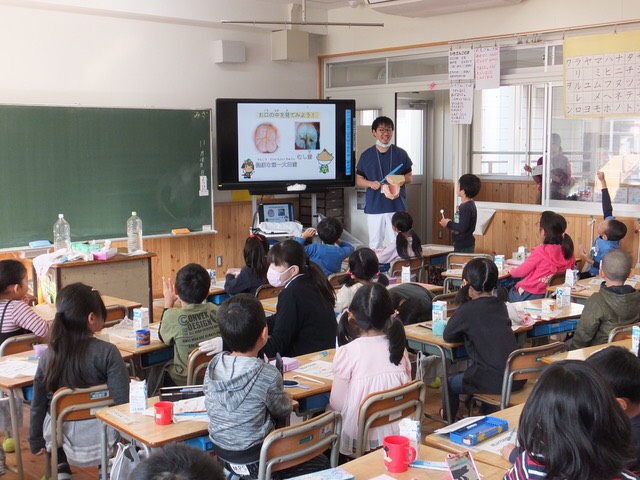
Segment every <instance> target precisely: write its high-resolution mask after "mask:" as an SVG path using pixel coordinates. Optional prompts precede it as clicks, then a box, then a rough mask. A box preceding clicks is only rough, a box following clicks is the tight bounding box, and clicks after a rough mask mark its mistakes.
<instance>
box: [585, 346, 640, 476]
mask: <svg viewBox="0 0 640 480" xmlns="http://www.w3.org/2000/svg"><path fill="white" fill-rule="evenodd" d="M636 353H637V352H636ZM587 363H588V364H589V365H591V366H592V367H593V368H595V369H596V370H597V371H598V372H599V373H600V375H602V376H603V377H604V379H605V380H606V381H607V382H609V384H610V385H611V388H612V389H613V394H614V395H615V396H616V399H617V400H618V403H619V404H620V406H621V407H622V410H624V413H625V414H626V415H627V417H629V420H630V421H631V444H632V446H633V451H634V453H635V455H634V459H633V462H631V463H630V464H629V466H628V468H629V470H631V471H632V472H634V473H636V474H637V473H639V472H640V358H638V356H637V355H636V354H635V353H632V352H630V351H629V350H628V349H626V348H623V347H617V346H612V347H607V348H603V349H602V350H600V351H598V352H596V353H594V354H593V355H591V356H590V357H589V358H587Z"/></svg>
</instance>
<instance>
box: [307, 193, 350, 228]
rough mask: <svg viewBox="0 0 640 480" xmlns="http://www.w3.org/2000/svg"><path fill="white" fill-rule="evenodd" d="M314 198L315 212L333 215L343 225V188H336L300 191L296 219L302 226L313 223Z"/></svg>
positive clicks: (327, 215)
mask: <svg viewBox="0 0 640 480" xmlns="http://www.w3.org/2000/svg"><path fill="white" fill-rule="evenodd" d="M314 195H315V198H316V213H321V214H322V215H324V216H325V217H334V218H336V219H338V220H339V221H340V223H342V225H343V226H344V189H343V188H336V189H335V190H327V191H326V192H322V193H315V194H313V193H301V194H300V199H299V200H300V212H299V214H298V220H300V223H302V224H303V225H304V226H310V225H313V224H314V222H313V218H312V214H313V196H314Z"/></svg>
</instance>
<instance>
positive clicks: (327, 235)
mask: <svg viewBox="0 0 640 480" xmlns="http://www.w3.org/2000/svg"><path fill="white" fill-rule="evenodd" d="M343 231H344V228H343V227H342V224H341V223H340V221H338V219H336V218H333V217H326V218H323V219H322V220H320V223H318V228H317V230H316V229H314V228H307V229H306V230H305V231H304V232H302V236H301V237H296V241H297V242H298V243H300V244H301V245H304V243H305V242H306V241H307V240H308V239H310V238H313V236H314V235H315V234H316V233H317V234H318V237H320V240H322V243H311V244H310V245H306V246H305V247H304V253H305V254H306V255H307V256H308V257H309V259H310V260H311V261H312V262H315V263H317V264H318V265H319V266H320V268H322V271H323V272H324V273H325V275H327V276H329V275H331V274H332V273H337V272H339V271H340V270H341V269H342V262H343V260H344V259H345V258H347V257H348V256H349V255H351V254H352V253H353V251H354V250H355V249H354V247H353V245H351V244H350V243H349V242H345V241H344V240H340V236H341V235H342V232H343Z"/></svg>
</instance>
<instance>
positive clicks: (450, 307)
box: [431, 292, 458, 318]
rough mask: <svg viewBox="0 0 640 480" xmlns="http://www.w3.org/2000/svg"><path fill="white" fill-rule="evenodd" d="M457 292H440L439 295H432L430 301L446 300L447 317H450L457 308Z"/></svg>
mask: <svg viewBox="0 0 640 480" xmlns="http://www.w3.org/2000/svg"><path fill="white" fill-rule="evenodd" d="M457 294H458V293H457V292H451V293H441V294H440V295H436V296H435V297H433V300H431V303H432V304H433V302H435V301H441V302H447V318H451V317H452V316H453V314H454V313H455V311H456V310H457V309H458V304H457V303H456V295H457Z"/></svg>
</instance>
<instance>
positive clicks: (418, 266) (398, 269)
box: [389, 257, 424, 283]
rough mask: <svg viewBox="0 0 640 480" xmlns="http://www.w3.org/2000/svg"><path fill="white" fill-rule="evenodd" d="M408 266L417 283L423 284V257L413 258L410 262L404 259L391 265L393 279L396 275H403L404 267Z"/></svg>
mask: <svg viewBox="0 0 640 480" xmlns="http://www.w3.org/2000/svg"><path fill="white" fill-rule="evenodd" d="M406 266H408V267H409V271H410V272H411V275H412V276H413V275H415V276H416V282H418V283H420V282H422V272H423V270H424V259H423V258H422V257H412V258H410V259H409V260H405V259H404V258H401V259H400V260H396V261H395V262H393V263H392V264H391V268H390V269H389V272H390V273H391V276H392V277H395V276H396V275H400V274H402V267H406Z"/></svg>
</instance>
